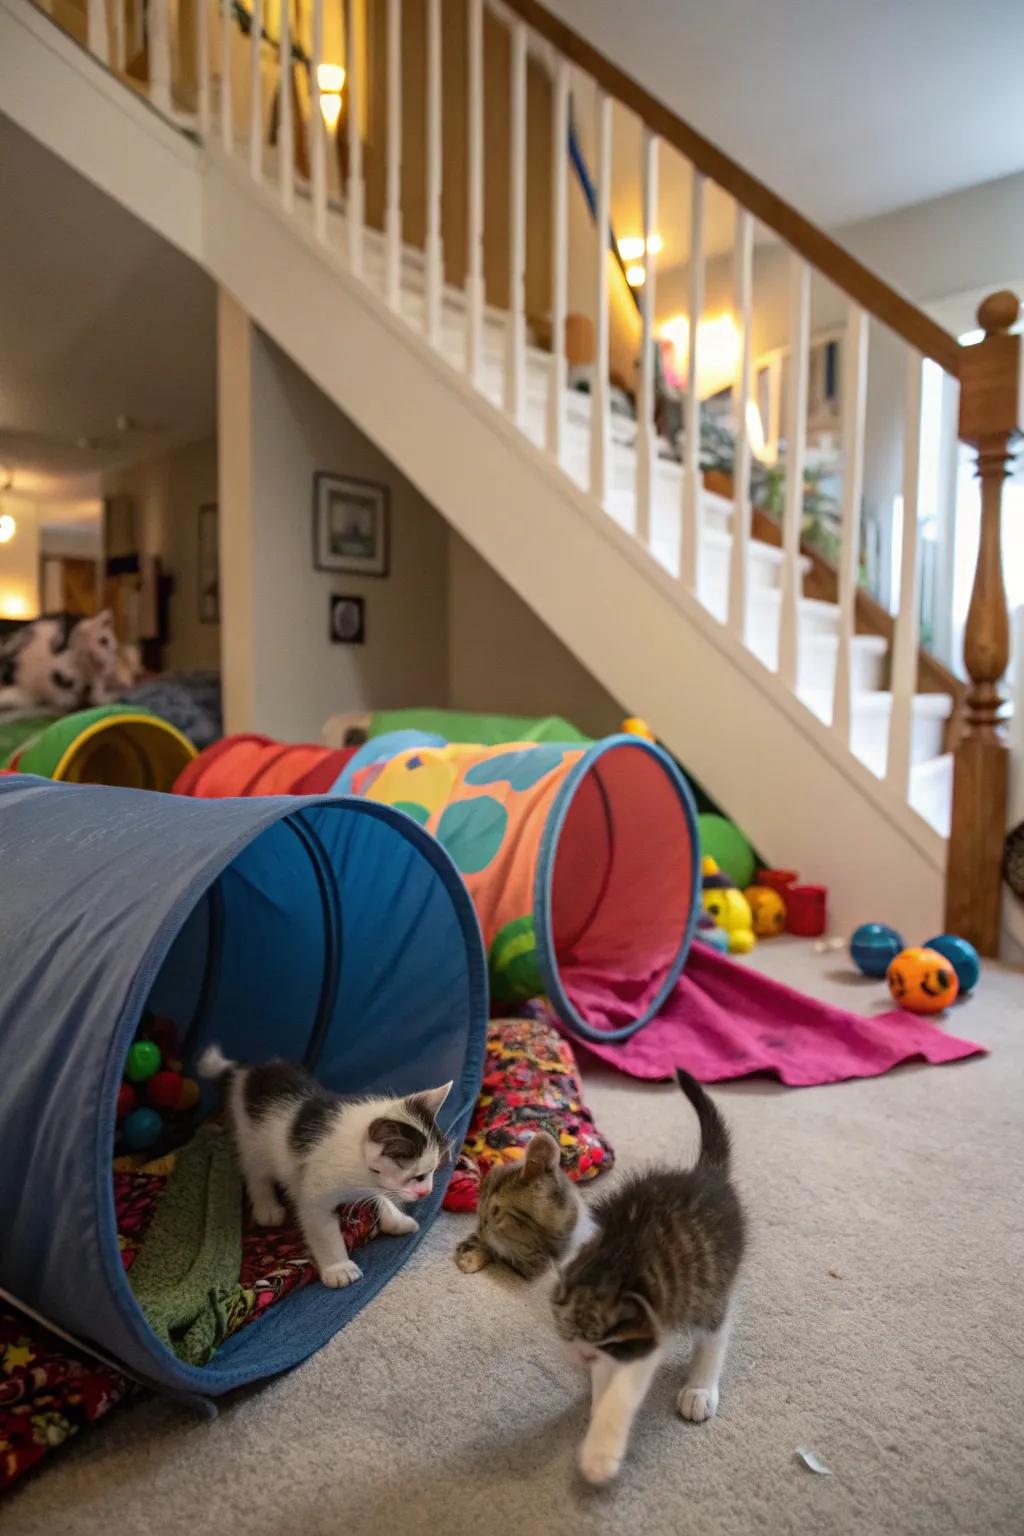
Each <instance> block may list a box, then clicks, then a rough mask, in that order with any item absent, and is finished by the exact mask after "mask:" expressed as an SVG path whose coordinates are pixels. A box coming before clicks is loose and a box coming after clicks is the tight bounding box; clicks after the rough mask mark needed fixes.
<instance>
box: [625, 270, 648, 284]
mask: <svg viewBox="0 0 1024 1536" xmlns="http://www.w3.org/2000/svg"><path fill="white" fill-rule="evenodd" d="M646 281H647V273H646V272H645V271H644V269H643V267H641V266H639V265H638V266H635V267H627V268H626V282H627V283H628V284H629V286H630V287H631V288H642V287H643V285H644V283H645V282H646Z"/></svg>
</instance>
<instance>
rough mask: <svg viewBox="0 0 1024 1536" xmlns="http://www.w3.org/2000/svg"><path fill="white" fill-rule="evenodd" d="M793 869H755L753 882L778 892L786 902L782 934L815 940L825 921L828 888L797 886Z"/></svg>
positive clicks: (796, 875)
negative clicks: (784, 929) (784, 925)
mask: <svg viewBox="0 0 1024 1536" xmlns="http://www.w3.org/2000/svg"><path fill="white" fill-rule="evenodd" d="M799 878H800V876H799V875H798V874H797V872H796V870H795V869H759V870H758V872H757V877H756V883H757V884H758V885H766V886H768V888H769V890H773V891H778V893H779V895H780V896H781V897H782V899H783V901H784V902H785V903H786V932H787V933H795V934H797V935H798V937H800V938H801V939H817V938H820V937H821V935H822V934H823V933H824V932H825V928H826V925H827V922H828V910H827V909H828V889H827V887H826V886H824V885H797V883H796V882H797V880H799Z"/></svg>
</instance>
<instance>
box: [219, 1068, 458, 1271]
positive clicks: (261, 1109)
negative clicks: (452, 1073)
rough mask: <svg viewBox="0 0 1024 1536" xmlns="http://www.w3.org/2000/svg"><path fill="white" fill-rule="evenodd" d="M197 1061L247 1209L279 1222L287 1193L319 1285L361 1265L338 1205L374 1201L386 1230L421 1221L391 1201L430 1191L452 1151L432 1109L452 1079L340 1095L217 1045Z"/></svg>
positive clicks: (297, 1073) (408, 1228)
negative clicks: (415, 1089) (213, 1095)
mask: <svg viewBox="0 0 1024 1536" xmlns="http://www.w3.org/2000/svg"><path fill="white" fill-rule="evenodd" d="M198 1070H199V1075H200V1077H205V1078H210V1079H213V1080H215V1081H218V1082H219V1083H220V1085H221V1088H222V1091H223V1095H224V1107H225V1113H226V1117H227V1121H228V1124H229V1127H230V1129H231V1132H232V1135H233V1137H234V1142H235V1147H236V1149H237V1153H238V1161H239V1164H240V1165H241V1169H242V1177H243V1178H244V1180H245V1187H246V1191H247V1193H248V1196H249V1201H250V1203H251V1205H252V1210H253V1216H254V1217H255V1219H256V1221H257V1222H258V1223H259V1224H260V1226H263V1227H277V1226H280V1225H281V1224H282V1222H283V1221H284V1219H285V1214H286V1213H285V1208H284V1206H283V1205H282V1203H281V1199H280V1194H281V1193H283V1194H284V1195H285V1196H286V1197H287V1199H288V1200H289V1201H290V1202H291V1204H292V1206H293V1207H294V1210H295V1215H296V1216H297V1218H298V1222H299V1225H300V1227H301V1228H302V1232H303V1235H304V1236H305V1238H306V1241H307V1242H308V1244H309V1249H310V1253H311V1254H312V1256H313V1262H314V1263H315V1264H316V1267H317V1270H318V1271H319V1274H320V1278H321V1280H322V1281H323V1283H324V1285H330V1286H343V1285H350V1284H351V1283H352V1281H354V1280H358V1279H359V1278H360V1275H361V1274H362V1270H361V1269H360V1268H359V1266H358V1264H356V1263H355V1262H354V1261H353V1260H352V1259H351V1258H349V1255H348V1250H347V1248H346V1247H345V1240H344V1238H343V1237H342V1234H341V1227H340V1225H339V1223H338V1215H337V1211H338V1206H339V1205H347V1204H350V1203H352V1202H354V1201H358V1200H367V1201H373V1202H374V1203H375V1204H376V1207H377V1212H378V1217H379V1224H380V1230H381V1231H382V1232H385V1233H388V1234H389V1235H394V1236H397V1235H398V1234H400V1233H406V1232H415V1231H416V1230H417V1226H418V1223H417V1222H416V1221H415V1220H414V1218H413V1217H412V1216H410V1215H408V1214H407V1213H406V1212H404V1211H401V1210H399V1208H398V1205H397V1204H396V1201H397V1202H405V1201H410V1200H422V1199H423V1198H424V1197H425V1196H426V1195H429V1194H430V1192H431V1190H432V1189H433V1187H434V1174H435V1172H436V1170H437V1168H438V1165H439V1164H440V1163H442V1162H444V1161H445V1159H446V1158H447V1157H448V1155H449V1145H448V1139H447V1137H446V1136H445V1135H444V1133H443V1131H442V1130H441V1128H440V1127H439V1126H438V1124H437V1118H436V1117H437V1114H438V1111H439V1110H440V1108H441V1106H442V1104H443V1103H444V1101H445V1099H446V1098H447V1097H448V1094H449V1092H450V1091H451V1086H452V1085H451V1083H445V1084H444V1086H443V1087H441V1088H430V1089H427V1090H426V1091H425V1092H423V1093H413V1094H409V1095H408V1096H407V1097H406V1098H400V1099H392V1098H384V1097H382V1098H365V1099H355V1100H353V1099H345V1098H342V1097H341V1096H340V1095H338V1094H336V1093H331V1092H329V1091H328V1090H327V1089H326V1088H322V1087H321V1086H320V1084H319V1083H317V1082H316V1081H315V1080H314V1079H313V1078H312V1077H311V1076H310V1075H309V1073H308V1072H306V1071H305V1070H304V1069H303V1068H301V1067H297V1066H293V1065H292V1064H291V1063H290V1062H285V1061H270V1062H266V1063H265V1064H263V1065H261V1066H249V1065H246V1064H243V1063H240V1062H235V1061H229V1060H228V1059H227V1057H226V1056H225V1055H224V1054H223V1052H222V1051H221V1050H220V1048H219V1046H216V1045H212V1046H210V1047H209V1048H208V1049H207V1050H206V1051H204V1052H203V1055H202V1056H201V1057H200V1059H199V1069H198Z"/></svg>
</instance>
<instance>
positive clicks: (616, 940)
mask: <svg viewBox="0 0 1024 1536" xmlns="http://www.w3.org/2000/svg"><path fill="white" fill-rule="evenodd" d="M409 736H410V733H409V732H403V733H400V734H399V733H396V735H395V736H392V737H388V736H382V737H377V738H374V739H373V740H371V741H369V742H367V743H366V745H365V746H364V747H362V748H360V749H359V751H357V752H356V753H355V755H354V756H353V758H352V759H351V761H350V762H349V763H348V765H347V766H346V767H345V769H344V770H343V772H342V774H341V778H340V780H339V782H338V786H337V787H338V789H339V790H341V791H343V792H348V793H351V794H354V795H359V796H363V797H368V798H370V799H373V800H378V801H381V802H383V803H384V804H387V805H391V806H394V807H395V808H396V809H398V810H402V811H405V812H406V814H407V815H409V816H412V817H413V818H414V819H415V820H416V821H418V822H419V823H420V825H421V826H424V827H426V828H427V830H428V831H430V832H432V833H433V834H434V836H435V837H436V838H437V839H438V841H439V842H440V843H441V844H443V846H444V847H445V849H446V850H447V852H448V853H449V855H450V856H451V858H452V860H453V862H454V864H455V866H456V868H457V869H458V870H459V872H460V874H461V875H462V878H463V879H464V880H465V882H466V885H467V887H468V889H469V893H470V895H471V897H472V898H473V904H474V906H475V907H476V912H477V916H478V918H479V920H480V926H481V929H482V931H483V938H484V946H485V948H486V950H487V952H488V956H489V963H490V977H491V995H492V1000H493V1001H494V1002H495V1003H497V1004H510V1003H515V1002H517V1001H522V1000H523V999H526V998H530V997H536V996H539V995H546V996H547V997H548V998H550V1000H551V1002H552V1003H553V1004H554V1006H555V1007H556V1008H557V1009H558V1012H559V1014H560V1015H561V1017H562V1019H563V1020H564V1022H565V1023H566V1025H567V1026H568V1027H569V1028H570V1029H571V1030H573V1031H574V1032H575V1033H577V1034H579V1035H581V1036H582V1037H583V1038H584V1039H586V1038H591V1039H604V1040H607V1039H610V1038H611V1039H625V1038H627V1037H628V1036H629V1035H631V1034H633V1033H634V1032H635V1031H636V1030H637V1029H639V1028H640V1027H641V1026H642V1025H643V1024H645V1023H646V1022H647V1021H648V1020H649V1019H651V1018H653V1017H654V1015H655V1014H656V1013H657V1011H658V1009H659V1008H660V1006H661V1004H662V1002H663V1001H664V1000H665V998H666V997H667V995H668V993H669V991H670V990H671V989H672V987H673V986H674V984H675V982H676V980H677V978H678V976H679V972H680V971H681V970H682V967H683V963H684V961H685V958H686V954H687V951H688V949H689V945H690V940H691V936H692V929H693V923H694V918H695V914H696V910H697V906H698V904H699V884H700V882H699V858H698V844H697V827H696V813H695V809H694V805H693V799H692V796H691V794H690V790H689V788H688V786H687V784H686V782H685V780H684V779H683V777H682V775H681V774H680V773H679V770H678V769H677V768H676V766H675V764H674V763H673V762H672V760H671V758H670V757H669V756H668V755H667V754H666V753H665V752H663V751H662V750H661V749H660V748H659V747H657V746H655V745H653V744H652V743H650V742H647V741H644V740H641V739H639V738H637V737H635V736H612V737H609V738H607V739H606V740H604V741H598V742H595V743H592V744H590V745H580V744H579V743H578V742H574V743H570V744H567V745H557V744H552V743H547V742H545V743H541V744H539V745H538V744H535V743H526V742H521V743H512V744H508V745H502V746H496V747H480V746H466V745H459V744H444V743H443V742H441V740H440V738H439V737H436V736H433V737H430V736H425V737H424V738H423V740H422V743H421V744H419V745H415V744H414V745H410V744H409Z"/></svg>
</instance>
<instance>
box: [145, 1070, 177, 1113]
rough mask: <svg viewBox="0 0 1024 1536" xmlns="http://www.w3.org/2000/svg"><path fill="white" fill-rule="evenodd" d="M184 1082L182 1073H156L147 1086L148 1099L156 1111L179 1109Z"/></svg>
mask: <svg viewBox="0 0 1024 1536" xmlns="http://www.w3.org/2000/svg"><path fill="white" fill-rule="evenodd" d="M182 1081H183V1079H182V1076H181V1073H180V1072H168V1071H166V1069H165V1070H164V1071H163V1072H156V1073H154V1075H153V1076H152V1077H151V1078H150V1079H149V1082H148V1083H147V1084H146V1098H147V1099H148V1100H149V1102H150V1104H152V1105H154V1107H155V1108H156V1109H177V1107H178V1100H179V1099H180V1098H181V1085H182Z"/></svg>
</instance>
